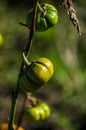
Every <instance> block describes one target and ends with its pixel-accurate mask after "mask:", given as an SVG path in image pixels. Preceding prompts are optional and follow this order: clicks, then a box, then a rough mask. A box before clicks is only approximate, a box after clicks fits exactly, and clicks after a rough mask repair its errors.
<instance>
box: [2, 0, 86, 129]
mask: <svg viewBox="0 0 86 130" xmlns="http://www.w3.org/2000/svg"><path fill="white" fill-rule="evenodd" d="M43 2H46V0H41V3H43ZM73 2H74V7H75V9H76V14H77V17H78V19H79V22H80V26H81V30H82V35H81V36H79V35H78V34H77V30H76V29H75V28H74V26H73V25H72V23H71V21H70V20H69V17H68V15H67V14H66V10H65V9H64V8H63V7H59V3H60V1H57V0H54V1H53V0H47V3H51V4H53V5H55V7H56V8H57V9H58V12H59V21H58V23H57V24H56V25H55V26H54V27H53V28H51V29H49V30H48V31H46V32H42V33H39V32H36V33H35V36H34V40H33V45H32V50H31V54H30V60H35V59H37V58H39V57H47V58H49V59H50V60H51V61H52V62H53V64H54V69H55V72H54V75H53V78H52V79H51V80H50V81H49V82H48V84H46V85H45V86H44V87H42V88H41V89H40V90H38V91H37V92H35V93H34V94H33V95H34V96H36V97H37V98H39V99H40V100H42V101H45V102H47V103H48V104H49V105H50V106H51V109H52V114H51V116H50V118H49V119H47V120H46V121H43V122H39V123H36V124H35V123H34V124H29V123H28V122H27V121H24V122H22V124H21V125H22V126H23V127H24V128H25V129H26V130H86V44H85V43H86V28H85V27H86V1H85V0H76V1H73ZM32 6H33V1H31V0H25V1H24V0H21V1H20V0H0V122H1V123H4V122H8V120H9V114H10V107H11V100H10V96H9V94H8V93H7V92H8V91H9V90H12V89H13V90H14V89H15V88H16V81H17V78H18V74H19V68H20V65H21V61H22V57H21V53H22V51H23V50H24V48H25V47H26V44H27V41H28V36H29V31H28V29H27V28H25V27H23V26H21V25H19V22H23V23H25V18H26V15H27V13H28V12H29V10H30V9H31V8H32ZM20 99H21V100H20ZM22 103H23V95H22V94H21V93H20V95H19V97H18V103H17V114H16V120H17V116H18V115H19V112H20V110H21V109H20V108H21V107H22Z"/></svg>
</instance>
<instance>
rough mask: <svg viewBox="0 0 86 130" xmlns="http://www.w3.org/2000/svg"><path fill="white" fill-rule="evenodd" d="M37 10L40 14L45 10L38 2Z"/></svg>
mask: <svg viewBox="0 0 86 130" xmlns="http://www.w3.org/2000/svg"><path fill="white" fill-rule="evenodd" d="M37 10H38V11H39V12H43V9H42V7H41V5H40V4H39V3H38V2H37Z"/></svg>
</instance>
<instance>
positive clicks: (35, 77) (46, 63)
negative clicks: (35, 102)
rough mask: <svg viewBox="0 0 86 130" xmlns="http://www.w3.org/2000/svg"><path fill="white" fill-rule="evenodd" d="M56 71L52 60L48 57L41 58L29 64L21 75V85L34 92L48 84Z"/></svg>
mask: <svg viewBox="0 0 86 130" xmlns="http://www.w3.org/2000/svg"><path fill="white" fill-rule="evenodd" d="M53 73H54V68H53V64H52V62H51V61H50V60H49V59H47V58H39V59H38V60H37V61H35V62H33V63H32V64H31V65H30V66H28V67H27V68H26V70H25V72H24V73H23V74H22V75H21V76H20V78H19V82H20V86H21V87H22V88H23V89H25V90H26V91H29V92H34V91H36V90H38V89H39V88H40V87H42V86H43V85H44V84H46V83H47V82H48V81H49V79H50V78H51V77H52V75H53Z"/></svg>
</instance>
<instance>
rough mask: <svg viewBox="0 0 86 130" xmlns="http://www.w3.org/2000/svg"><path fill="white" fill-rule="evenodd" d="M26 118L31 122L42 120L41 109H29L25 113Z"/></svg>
mask: <svg viewBox="0 0 86 130" xmlns="http://www.w3.org/2000/svg"><path fill="white" fill-rule="evenodd" d="M24 117H25V118H26V119H27V120H29V121H33V122H34V121H39V120H40V113H39V109H37V108H36V107H32V108H27V109H26V110H25V112H24Z"/></svg>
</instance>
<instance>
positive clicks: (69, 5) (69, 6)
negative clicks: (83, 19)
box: [61, 0, 81, 35]
mask: <svg viewBox="0 0 86 130" xmlns="http://www.w3.org/2000/svg"><path fill="white" fill-rule="evenodd" d="M61 5H63V6H64V7H65V9H66V10H67V14H68V15H69V18H70V20H71V21H72V23H73V25H74V27H75V28H76V29H77V32H78V34H79V35H81V28H80V24H79V20H78V18H77V16H76V10H75V9H74V7H73V2H72V0H61Z"/></svg>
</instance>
